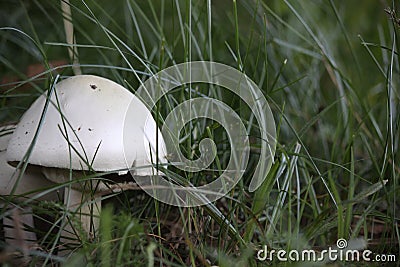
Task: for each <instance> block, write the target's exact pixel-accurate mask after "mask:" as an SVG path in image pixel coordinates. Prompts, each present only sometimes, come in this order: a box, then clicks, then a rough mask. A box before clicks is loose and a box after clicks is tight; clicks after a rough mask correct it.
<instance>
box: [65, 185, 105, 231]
mask: <svg viewBox="0 0 400 267" xmlns="http://www.w3.org/2000/svg"><path fill="white" fill-rule="evenodd" d="M64 204H65V205H66V207H67V209H68V211H69V212H71V214H76V215H77V216H78V217H77V218H78V219H79V223H80V225H78V226H77V227H76V226H75V221H74V219H73V218H68V219H69V222H68V224H67V225H66V226H65V228H64V230H63V234H65V235H66V236H67V237H75V238H76V234H75V233H76V232H77V231H78V232H77V234H78V235H79V234H80V232H79V229H81V230H83V231H82V233H85V234H86V233H87V234H88V237H89V238H90V239H92V238H94V237H95V232H96V231H97V229H98V227H99V221H100V219H99V218H100V217H99V215H100V212H101V198H99V197H97V195H96V194H95V195H91V194H89V193H87V192H82V191H79V190H76V189H73V188H66V190H65V193H64ZM74 226H75V227H74ZM78 237H79V236H78Z"/></svg>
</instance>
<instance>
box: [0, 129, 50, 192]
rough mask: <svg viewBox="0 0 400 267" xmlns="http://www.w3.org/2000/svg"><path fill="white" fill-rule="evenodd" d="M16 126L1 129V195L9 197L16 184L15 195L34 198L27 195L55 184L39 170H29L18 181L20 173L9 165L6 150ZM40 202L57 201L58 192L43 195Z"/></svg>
mask: <svg viewBox="0 0 400 267" xmlns="http://www.w3.org/2000/svg"><path fill="white" fill-rule="evenodd" d="M14 128H15V125H7V126H3V127H0V195H1V196H8V195H10V194H11V191H12V189H13V187H14V185H15V184H16V183H18V184H17V185H16V188H15V191H14V192H13V194H14V195H16V196H17V195H25V197H32V196H33V194H29V195H26V194H27V193H29V192H33V191H35V190H40V189H44V188H50V187H51V186H53V185H54V183H52V182H50V181H49V180H47V179H46V178H45V177H44V175H42V174H41V173H40V171H39V170H38V169H34V168H32V169H29V171H28V170H27V171H26V172H25V173H24V175H22V176H21V178H20V179H19V180H18V171H17V170H16V169H15V168H14V167H12V166H10V165H9V164H7V160H6V149H7V145H8V142H9V141H10V138H11V133H12V131H13V129H14ZM38 199H39V200H56V199H57V192H55V191H50V192H49V193H47V194H41V196H40V197H39V198H38Z"/></svg>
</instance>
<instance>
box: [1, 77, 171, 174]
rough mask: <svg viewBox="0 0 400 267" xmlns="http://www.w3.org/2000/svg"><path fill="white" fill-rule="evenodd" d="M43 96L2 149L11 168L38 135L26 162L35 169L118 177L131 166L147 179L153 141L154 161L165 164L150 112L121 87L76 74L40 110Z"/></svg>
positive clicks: (56, 89)
mask: <svg viewBox="0 0 400 267" xmlns="http://www.w3.org/2000/svg"><path fill="white" fill-rule="evenodd" d="M47 98H48V96H47V92H45V93H43V94H42V95H41V96H40V97H39V98H38V99H37V100H36V101H35V102H34V103H33V104H32V105H31V107H30V108H29V109H28V110H27V111H26V112H25V114H24V115H23V116H22V118H21V121H20V122H19V124H18V126H17V128H16V130H15V131H14V134H13V135H12V138H11V140H10V143H9V146H8V149H7V160H8V162H9V163H10V164H15V163H17V162H20V161H22V160H23V159H24V156H25V154H26V153H27V151H28V150H29V147H30V146H31V144H33V143H32V141H33V140H34V136H35V133H36V132H37V131H38V134H37V138H36V142H35V143H34V144H33V148H32V151H31V153H30V156H29V159H28V162H29V163H30V164H34V165H39V166H43V167H50V168H59V169H72V170H79V171H81V170H94V171H96V172H118V173H120V174H123V173H127V170H128V168H130V167H132V166H134V167H137V168H135V169H134V170H133V171H132V170H131V173H132V174H134V175H138V176H146V175H152V174H154V168H153V166H152V163H154V162H155V161H156V153H155V151H156V150H155V147H156V143H157V144H158V149H157V151H158V161H159V162H162V163H165V162H166V158H165V155H166V149H165V143H164V140H163V138H162V135H161V132H160V131H159V129H158V128H157V126H156V123H155V121H154V119H153V118H152V116H151V113H150V111H149V110H148V109H147V108H146V106H145V105H144V104H143V103H142V102H141V101H140V100H139V99H138V98H137V97H135V96H134V95H133V94H132V93H131V92H129V91H128V90H127V89H125V88H124V87H122V86H121V85H119V84H117V83H115V82H113V81H111V80H108V79H106V78H102V77H98V76H94V75H78V76H73V77H70V78H67V79H65V80H63V81H61V82H59V83H57V84H56V85H55V88H54V90H53V92H52V94H51V96H50V102H49V105H48V108H47V110H45V104H46V99H47ZM42 113H43V114H44V119H43V122H42V125H41V127H40V128H38V126H39V122H40V118H41V116H42ZM124 131H125V132H124ZM126 131H128V132H126ZM157 131H158V132H159V133H158V134H156V132H157ZM156 136H158V142H156V138H155V137H156ZM57 182H63V181H61V180H60V181H57Z"/></svg>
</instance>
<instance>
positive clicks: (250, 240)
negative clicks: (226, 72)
mask: <svg viewBox="0 0 400 267" xmlns="http://www.w3.org/2000/svg"><path fill="white" fill-rule="evenodd" d="M0 5H1V7H2V8H0V14H1V15H0V27H1V28H0V40H1V42H0V78H1V79H2V82H1V87H0V92H1V95H0V110H1V111H0V125H1V124H6V123H9V122H17V121H18V120H19V118H20V116H21V115H22V114H23V112H24V111H25V110H26V109H27V108H28V107H29V105H30V104H31V103H32V102H33V100H34V99H35V98H37V97H38V96H39V94H40V93H41V92H43V91H44V90H47V89H49V88H51V85H52V83H53V82H54V80H55V79H56V77H57V76H56V75H57V74H60V75H61V76H60V78H61V79H62V78H65V77H67V76H70V75H73V69H72V65H71V62H72V60H71V59H70V57H69V54H68V47H70V44H67V43H66V41H65V40H66V37H65V32H64V25H63V16H62V12H61V9H60V3H59V1H11V0H10V1H4V2H3V3H2V4H0ZM387 7H390V8H391V9H393V10H399V9H398V8H399V7H398V6H397V3H396V2H393V3H392V2H391V1H387V2H386V1H380V2H379V1H375V2H368V3H367V2H365V3H364V2H363V3H362V4H360V3H358V2H355V1H345V2H344V1H342V2H339V1H321V0H316V1H300V2H298V1H261V0H254V1H250V0H243V1H228V0H222V1H194V0H192V1H189V0H188V1H180V0H176V1H175V0H173V1H163V0H159V1H133V0H127V1H90V0H88V1H71V11H72V23H73V26H74V31H75V37H76V48H77V50H78V52H79V53H78V61H79V63H80V68H81V70H82V73H84V74H96V75H100V76H104V77H107V78H110V79H111V80H114V81H116V82H118V83H120V84H122V85H124V86H125V87H126V88H129V89H130V90H132V91H135V90H136V89H137V88H138V87H139V85H140V84H141V83H142V82H143V81H145V80H146V79H147V78H148V77H149V76H150V75H152V74H153V73H156V72H157V71H159V70H162V69H164V68H166V67H168V66H171V65H173V64H176V63H181V62H185V61H194V60H212V61H216V62H221V63H224V64H227V65H229V66H232V67H235V68H237V69H238V70H240V71H243V72H245V73H246V75H248V76H249V77H250V78H251V79H252V80H253V81H254V82H255V83H256V84H257V85H258V86H259V87H260V88H261V89H262V90H263V93H264V96H265V97H266V98H267V100H268V101H269V104H270V107H271V109H272V112H273V114H274V118H275V123H276V126H277V136H278V138H277V140H278V145H277V151H276V155H275V163H274V165H273V167H272V168H271V170H270V172H269V174H268V175H267V179H266V180H265V181H264V183H263V184H262V186H261V187H260V188H259V189H258V190H257V191H256V192H254V193H250V192H249V191H248V186H249V184H250V179H251V177H252V172H253V171H254V169H255V166H256V164H257V162H258V160H259V154H258V151H259V148H260V145H261V141H260V139H259V133H260V131H259V129H258V127H259V125H258V124H257V122H256V120H255V119H254V117H253V116H252V115H251V110H250V108H249V107H247V106H246V105H245V104H244V102H243V101H241V100H240V99H239V98H238V96H235V95H233V94H232V93H230V92H229V91H228V90H224V89H223V88H218V87H217V86H213V87H210V88H209V87H206V86H204V85H203V84H193V85H192V86H191V88H189V86H186V87H180V88H177V89H176V90H174V91H173V92H172V93H171V94H169V95H168V96H166V97H164V98H163V99H162V100H161V101H160V103H159V104H158V105H157V108H155V109H154V110H153V115H154V117H155V118H156V119H157V121H158V122H159V123H160V124H161V123H162V122H163V119H165V117H166V115H167V114H168V113H169V112H170V110H171V109H172V108H173V107H175V106H176V105H177V104H179V103H182V102H183V101H185V100H187V99H190V98H194V97H199V96H208V97H214V98H218V99H219V100H221V101H223V102H225V103H226V104H228V105H230V106H231V107H232V108H233V109H234V110H235V111H236V112H238V113H240V114H241V116H242V118H243V122H244V124H245V126H246V129H247V130H248V132H249V133H250V136H251V138H250V143H251V155H250V160H249V164H248V168H247V170H246V173H245V175H244V178H243V179H242V180H241V181H240V182H239V183H238V185H237V186H236V187H235V188H234V189H233V190H232V191H231V192H230V193H229V195H228V196H226V197H225V198H223V199H221V200H218V201H217V202H215V203H211V204H209V205H206V206H201V207H196V208H177V207H171V206H168V205H165V204H163V203H159V202H157V201H155V200H153V199H152V198H151V197H149V196H147V195H146V194H145V193H144V192H142V191H141V190H140V189H136V190H131V191H125V192H122V193H119V194H115V195H112V196H104V197H103V198H104V199H103V203H104V205H105V206H106V205H107V204H108V205H109V206H108V207H109V208H107V209H105V210H104V211H103V213H102V216H101V227H100V230H99V233H98V235H97V236H96V237H95V238H94V239H93V240H90V239H88V240H76V241H78V242H77V245H76V246H75V247H73V249H74V250H73V251H74V254H73V255H71V257H70V258H68V259H66V260H65V259H63V258H60V257H58V256H56V255H54V254H51V252H52V251H53V249H55V248H56V247H57V245H58V241H57V230H58V229H57V227H55V229H52V230H51V229H50V230H48V231H47V232H46V231H45V232H39V231H41V230H39V229H31V230H34V231H38V236H39V237H40V239H39V241H38V244H39V245H40V247H41V248H42V249H41V250H38V251H34V252H32V253H34V257H33V259H34V260H36V264H42V263H43V262H44V261H46V262H47V263H48V264H50V263H56V262H58V261H61V262H64V264H65V265H66V266H77V265H83V264H86V265H89V266H98V265H99V266H189V265H191V266H210V265H219V266H257V264H258V265H263V264H266V263H263V262H259V261H258V260H257V259H256V254H257V250H258V249H260V248H262V247H263V246H264V245H267V246H268V247H269V248H271V249H285V250H290V249H306V248H314V249H316V250H319V251H320V250H322V249H324V248H327V247H328V246H333V245H335V244H336V240H337V239H339V238H345V239H346V240H358V239H357V238H361V239H363V240H365V242H366V244H368V248H369V249H371V250H372V251H373V252H374V253H390V254H394V255H396V256H397V258H398V257H400V253H399V252H400V246H399V242H400V232H399V230H400V229H399V212H400V209H399V205H400V203H399V199H400V198H399V194H400V192H399V190H400V187H399V173H400V169H399V160H398V157H399V156H398V151H399V136H400V135H399V122H400V116H399V110H398V109H399V93H398V92H399V91H398V90H399V85H400V83H399V81H400V79H399V71H400V66H399V54H398V51H399V47H398V46H399V39H398V34H399V32H400V26H399V24H398V22H397V21H396V19H397V18H396V17H395V14H392V17H390V16H388V14H386V12H385V8H387ZM399 12H400V11H399ZM56 60H61V61H62V62H64V63H62V66H60V67H56V68H53V67H52V64H53V63H54V62H55V61H56ZM37 63H39V64H41V65H43V66H44V67H45V68H44V69H43V70H40V71H39V72H40V73H39V75H36V76H33V77H28V73H27V71H28V67H29V66H32V65H33V64H37ZM41 74H43V75H41ZM181 137H182V139H183V140H184V141H183V142H182V143H181V146H180V149H181V150H182V152H183V153H184V154H185V155H186V156H187V157H188V158H193V159H195V158H197V157H198V156H199V150H198V144H199V142H200V140H201V139H203V138H206V137H207V138H212V139H213V140H214V141H215V143H216V144H217V148H218V151H217V160H215V161H214V162H213V163H212V165H211V166H210V168H209V170H207V171H202V172H199V173H186V172H183V171H181V170H179V169H177V168H174V167H173V166H170V167H169V168H168V171H166V174H167V176H168V177H169V178H171V179H189V180H190V181H191V182H192V183H194V184H195V185H200V184H204V183H206V182H209V181H210V179H213V178H215V177H218V175H219V174H220V173H221V171H222V170H223V169H224V167H225V166H226V165H227V163H228V161H229V154H230V146H229V141H228V139H227V136H226V134H225V133H224V130H223V128H222V127H221V125H219V124H218V123H214V122H212V121H209V120H203V119H198V120H195V121H193V122H192V123H191V124H190V125H189V124H188V125H187V127H185V128H184V131H183V132H182V135H181ZM93 175H94V177H97V178H99V176H98V175H97V174H93ZM93 175H92V176H90V175H89V177H93ZM100 179H101V178H100ZM58 189H59V187H54V189H52V190H58ZM0 199H1V200H4V199H8V200H11V199H12V197H11V198H5V197H3V196H2V197H0ZM25 204H29V205H31V206H32V207H33V210H34V211H35V216H36V217H37V220H41V221H46V220H50V219H49V218H48V217H47V215H46V213H50V214H51V215H53V217H55V218H56V220H57V219H59V218H60V217H59V216H60V212H59V211H60V210H62V208H63V207H62V204H60V203H40V202H37V201H29V200H27V201H26V203H25ZM9 214H10V213H9V211H6V210H4V209H3V210H2V211H1V214H0V218H2V217H4V216H8V215H9ZM52 220H54V218H53V219H52ZM1 245H2V246H3V247H6V244H5V243H4V242H1ZM354 246H355V247H357V245H354ZM2 253H3V254H0V256H1V257H0V260H1V261H3V259H4V261H8V263H9V264H11V262H12V261H11V260H10V259H9V258H7V257H6V256H4V258H3V255H6V254H5V253H6V252H5V250H4V251H3V252H2ZM33 264H35V263H32V265H33ZM274 264H281V265H284V266H286V265H287V266H291V265H296V264H297V263H290V262H281V263H279V262H278V261H277V260H275V262H274ZM337 264H338V266H341V265H343V266H345V265H351V264H352V263H349V262H347V263H346V262H341V263H337ZM354 264H355V263H354ZM397 264H398V263H397ZM297 265H298V264H297ZM321 265H323V263H321ZM371 265H373V264H371ZM306 266H307V265H306Z"/></svg>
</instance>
